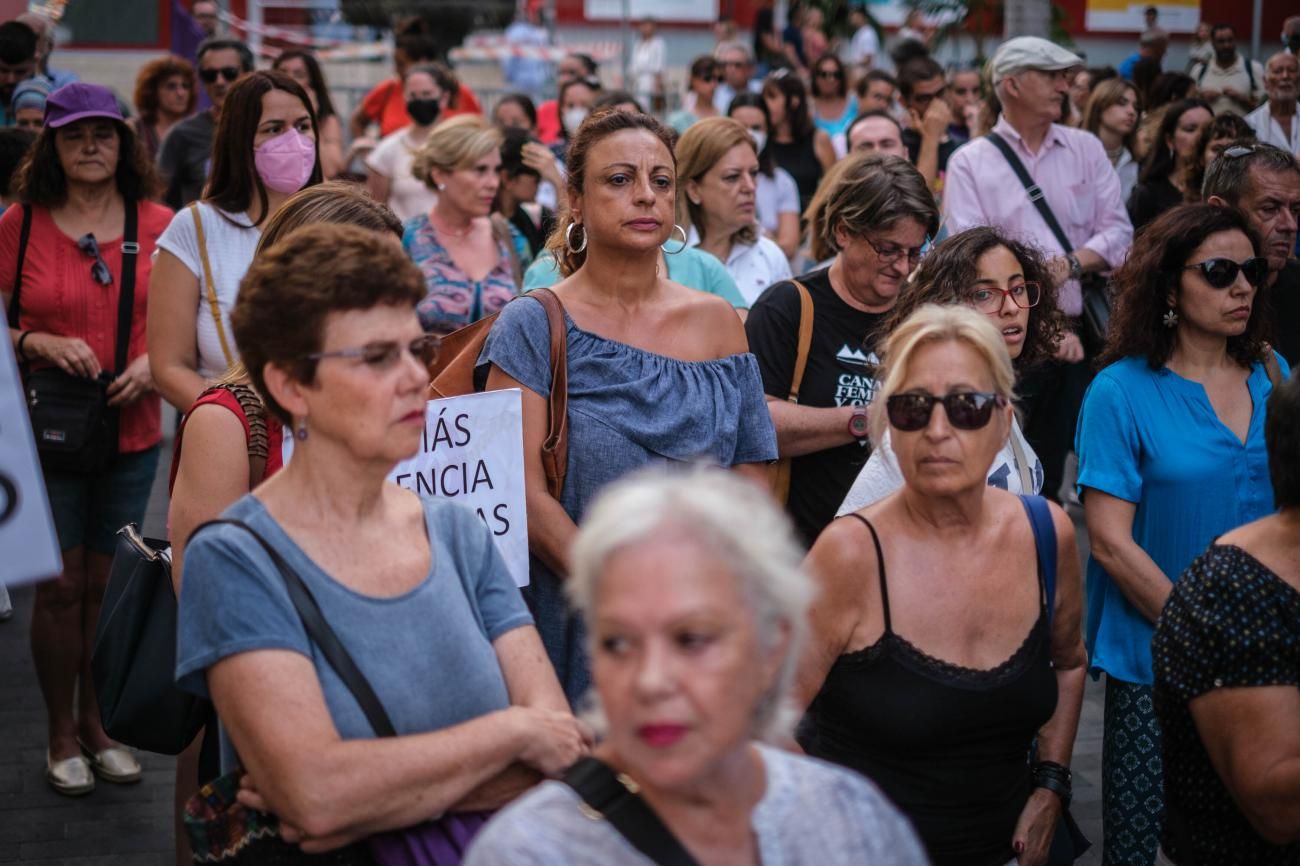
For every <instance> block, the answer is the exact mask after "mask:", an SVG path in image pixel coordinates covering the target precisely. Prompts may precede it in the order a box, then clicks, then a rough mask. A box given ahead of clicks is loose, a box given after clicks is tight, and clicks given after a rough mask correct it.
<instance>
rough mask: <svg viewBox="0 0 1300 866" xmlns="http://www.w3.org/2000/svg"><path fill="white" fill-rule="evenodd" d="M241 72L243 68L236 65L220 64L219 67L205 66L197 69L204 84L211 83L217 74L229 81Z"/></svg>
mask: <svg viewBox="0 0 1300 866" xmlns="http://www.w3.org/2000/svg"><path fill="white" fill-rule="evenodd" d="M243 74H244V70H242V69H240V68H239V67H238V66H222V67H221V68H220V69H213V68H207V69H200V70H199V78H201V79H203V83H204V84H212V83H213V82H215V81H216V80H217V76H218V75H220V76H221V77H222V78H224V79H225V80H226V81H227V82H229V81H234V80H235V79H236V78H238V77H239V76H241V75H243Z"/></svg>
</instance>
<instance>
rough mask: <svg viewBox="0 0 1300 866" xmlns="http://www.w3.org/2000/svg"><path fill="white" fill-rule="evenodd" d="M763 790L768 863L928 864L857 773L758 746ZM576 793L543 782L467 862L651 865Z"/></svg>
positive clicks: (478, 842) (757, 814) (900, 820)
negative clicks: (586, 809) (583, 806)
mask: <svg viewBox="0 0 1300 866" xmlns="http://www.w3.org/2000/svg"><path fill="white" fill-rule="evenodd" d="M758 748H759V753H760V754H761V755H762V757H763V766H764V767H765V768H766V770H767V790H766V791H765V792H764V794H763V798H762V799H761V800H760V801H759V803H758V806H757V807H755V809H754V814H753V816H752V818H751V819H750V823H751V824H752V826H753V828H754V836H755V839H756V841H757V844H758V853H759V861H760V862H761V863H762V864H763V866H885V864H888V866H926V864H928V863H929V861H928V860H927V859H926V856H925V852H924V850H923V849H922V848H921V843H920V842H919V841H918V840H917V837H916V833H915V832H913V830H912V827H911V825H910V824H908V822H907V819H906V818H904V817H903V816H902V814H901V813H899V811H898V810H897V809H895V808H894V807H893V806H892V805H891V804H890V803H889V801H888V800H886V799H885V797H884V795H883V794H881V793H880V791H878V790H877V789H876V787H875V786H874V785H872V784H871V783H870V782H868V781H867V780H866V779H864V778H863V777H862V776H859V775H858V774H856V773H854V772H852V771H850V770H846V769H844V768H842V767H836V766H833V765H831V764H827V763H823V762H822V761H818V760H816V759H814V758H806V757H803V756H802V755H792V754H790V753H788V752H783V751H780V750H778V749H774V748H771V747H768V746H761V745H760V746H759V747H758ZM579 802H581V801H580V799H579V797H578V795H577V794H576V793H575V792H574V791H573V789H572V788H570V787H569V786H568V785H566V784H564V783H563V782H546V783H544V784H542V785H541V786H539V787H538V788H536V789H534V790H533V791H531V792H530V793H528V794H527V795H525V796H524V797H522V798H520V799H519V800H517V801H515V802H514V803H512V804H511V805H510V806H508V807H507V808H506V809H504V810H503V811H502V812H500V813H499V814H498V815H497V816H496V817H495V818H494V819H493V820H492V821H491V822H490V823H489V824H488V825H487V827H485V828H484V829H483V832H482V833H480V834H479V836H478V837H477V838H476V839H475V840H474V844H473V846H471V848H470V851H469V855H468V857H467V858H466V859H465V866H654V864H653V862H652V861H651V860H649V859H648V858H647V857H645V856H644V855H643V854H641V853H640V852H639V851H637V850H636V849H635V848H633V847H632V845H631V843H629V842H628V841H627V839H625V838H624V837H623V836H622V834H620V833H619V832H618V831H617V830H615V829H614V828H613V827H612V826H611V825H610V824H609V822H608V821H603V820H592V819H591V818H588V817H586V816H585V815H583V813H582V812H580V811H579V810H578V804H579Z"/></svg>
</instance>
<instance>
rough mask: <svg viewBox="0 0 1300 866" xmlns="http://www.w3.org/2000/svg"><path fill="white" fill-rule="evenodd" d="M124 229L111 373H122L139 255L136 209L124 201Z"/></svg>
mask: <svg viewBox="0 0 1300 866" xmlns="http://www.w3.org/2000/svg"><path fill="white" fill-rule="evenodd" d="M125 204H126V225H125V227H124V229H123V232H122V274H121V277H120V278H119V279H118V295H117V355H116V357H115V362H116V365H117V366H116V367H115V368H114V370H113V372H114V373H115V374H116V375H118V376H120V375H122V373H124V372H126V356H127V352H128V351H129V350H130V348H131V311H132V309H133V308H134V306H135V263H136V259H137V258H138V257H139V255H140V244H139V239H140V238H139V230H140V207H139V205H137V204H136V203H135V202H134V201H131V200H129V199H128V200H127V201H126V203H125Z"/></svg>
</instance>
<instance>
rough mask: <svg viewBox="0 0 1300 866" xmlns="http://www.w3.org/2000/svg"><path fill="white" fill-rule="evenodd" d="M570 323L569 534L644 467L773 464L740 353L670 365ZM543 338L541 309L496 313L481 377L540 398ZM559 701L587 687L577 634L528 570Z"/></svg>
mask: <svg viewBox="0 0 1300 866" xmlns="http://www.w3.org/2000/svg"><path fill="white" fill-rule="evenodd" d="M565 318H566V321H567V324H568V329H567V333H568V364H569V369H568V374H569V463H568V474H567V475H566V476H565V480H564V489H563V491H562V492H561V496H560V504H561V505H563V506H564V510H565V511H567V512H568V514H569V516H570V517H571V518H573V520H574V522H575V523H577V522H579V521H581V520H582V516H583V514H584V513H585V512H586V510H587V507H588V505H589V504H590V503H591V500H592V498H593V497H594V496H595V495H596V493H597V492H598V491H599V490H600V489H601V488H602V487H604V486H605V485H606V484H608V483H609V482H611V481H613V480H615V479H617V478H619V477H621V476H623V475H626V474H627V473H629V472H631V471H633V470H635V469H639V468H641V467H643V466H646V465H649V464H655V463H659V464H667V463H670V462H674V461H688V460H696V459H701V458H702V459H705V460H709V461H712V462H714V463H717V464H719V465H721V466H734V465H736V464H739V463H759V462H764V461H769V460H775V459H776V431H775V429H774V428H773V427H772V416H771V415H770V414H769V413H768V409H767V403H766V400H765V398H764V396H763V383H762V381H761V380H760V378H759V374H758V362H757V361H756V360H755V358H754V356H753V355H751V354H749V353H748V352H746V353H744V354H742V355H730V356H728V357H725V358H718V359H716V360H711V361H679V360H677V359H675V358H669V357H667V356H664V355H657V354H655V353H653V352H648V351H646V350H644V349H638V348H635V347H633V346H629V345H627V344H625V343H619V342H616V341H614V340H608V339H606V338H604V337H601V336H599V335H597V334H593V333H590V332H588V331H584V330H582V329H581V328H579V327H578V326H577V325H575V324H574V323H573V320H572V319H569V318H568V317H567V316H566V317H565ZM550 351H551V336H550V328H549V326H548V323H547V319H546V311H545V310H544V309H543V308H542V305H541V304H540V303H530V302H525V301H517V302H515V303H513V304H509V305H508V306H506V308H505V309H504V310H502V312H501V316H500V317H499V318H498V319H497V320H496V323H495V324H494V325H493V326H492V330H491V332H490V333H489V334H488V338H487V342H486V344H485V345H484V346H483V354H482V355H480V356H479V366H483V365H485V364H495V365H496V366H497V367H498V368H500V369H501V371H502V372H504V373H506V374H507V375H509V376H510V377H512V378H513V379H515V380H516V381H518V382H519V383H520V384H521V385H523V386H524V387H525V388H527V389H528V390H530V391H533V392H534V393H536V394H539V395H541V396H543V397H549V395H550V392H551V370H550ZM525 595H526V597H527V598H528V601H529V606H530V607H531V608H532V611H533V615H534V616H535V617H536V618H537V628H538V630H539V631H540V632H541V635H542V642H543V643H544V644H545V645H546V649H547V652H548V653H549V654H550V656H551V661H552V662H553V663H554V664H555V668H556V672H557V673H559V675H560V683H561V685H563V686H564V689H565V694H567V695H568V696H569V699H570V700H571V701H572V700H575V699H576V698H577V697H579V696H580V695H581V694H582V693H583V692H584V691H586V688H587V685H588V684H589V682H590V680H589V678H588V674H587V662H586V654H585V651H584V648H583V646H582V640H583V638H582V630H581V625H580V624H579V623H576V621H574V618H573V616H572V615H571V614H570V613H569V610H568V606H567V604H566V603H565V599H564V592H563V587H562V585H561V583H560V581H559V580H558V579H557V578H556V577H555V576H554V575H553V574H551V573H550V572H549V571H548V570H547V569H546V568H545V566H543V565H542V564H541V563H540V562H539V561H537V560H536V559H534V560H533V563H532V570H531V577H530V585H529V586H528V587H527V588H526V590H525Z"/></svg>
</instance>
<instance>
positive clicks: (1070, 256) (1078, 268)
mask: <svg viewBox="0 0 1300 866" xmlns="http://www.w3.org/2000/svg"><path fill="white" fill-rule="evenodd" d="M1065 260H1066V261H1067V262H1069V263H1070V279H1072V280H1077V279H1079V278H1080V277H1082V276H1083V265H1081V264H1079V257H1078V256H1076V255H1075V254H1074V253H1066V254H1065Z"/></svg>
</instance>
